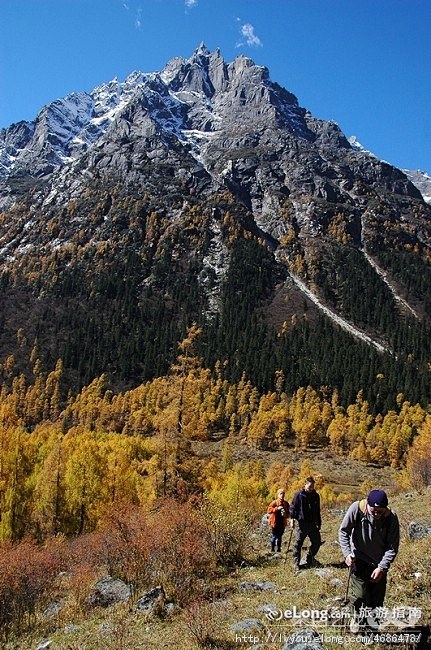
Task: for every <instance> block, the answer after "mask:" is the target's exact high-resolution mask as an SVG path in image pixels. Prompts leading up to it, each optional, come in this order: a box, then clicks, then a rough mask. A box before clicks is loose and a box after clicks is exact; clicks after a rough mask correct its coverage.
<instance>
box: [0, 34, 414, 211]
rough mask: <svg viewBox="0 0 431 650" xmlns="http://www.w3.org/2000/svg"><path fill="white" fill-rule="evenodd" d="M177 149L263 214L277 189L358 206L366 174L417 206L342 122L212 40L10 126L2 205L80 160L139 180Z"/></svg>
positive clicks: (2, 161) (192, 169)
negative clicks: (226, 55)
mask: <svg viewBox="0 0 431 650" xmlns="http://www.w3.org/2000/svg"><path fill="white" fill-rule="evenodd" d="M174 151H176V152H177V156H178V157H179V158H182V159H183V163H182V164H181V166H180V170H179V171H178V174H180V175H182V176H185V177H187V178H188V182H190V183H193V177H194V176H196V174H197V175H198V176H201V177H202V176H206V178H207V180H208V181H210V184H211V186H212V187H214V186H220V185H224V186H227V187H229V188H230V189H234V190H235V189H236V190H238V188H239V186H240V185H241V188H240V190H239V191H240V193H241V196H242V199H243V200H245V201H247V202H248V204H249V206H250V207H252V206H253V207H256V208H257V209H258V210H259V209H260V208H261V206H262V202H263V201H264V199H265V198H266V197H267V195H268V194H270V195H273V194H274V192H280V193H281V194H282V195H285V196H288V195H291V194H292V195H304V194H307V195H308V194H311V195H315V196H316V197H317V198H324V199H329V200H331V201H334V200H348V201H349V200H350V198H349V197H350V194H352V193H353V194H354V193H355V191H356V190H355V186H356V184H357V182H358V181H359V179H360V177H361V176H365V179H366V180H367V181H368V182H373V183H378V182H379V180H380V179H382V182H383V184H384V185H385V186H386V187H387V188H388V190H389V191H393V192H396V193H398V194H408V195H411V196H414V197H416V198H419V194H418V192H417V190H415V188H414V187H413V185H412V184H411V183H409V181H408V180H407V179H406V176H405V175H404V174H403V173H401V172H399V171H398V170H395V169H394V168H392V167H390V165H381V164H378V163H377V161H370V159H369V156H366V155H365V154H363V153H362V152H357V151H353V148H352V147H351V146H350V143H349V142H348V141H347V140H346V138H345V136H344V135H343V134H342V133H341V131H340V130H339V128H338V126H337V125H336V124H334V123H332V122H324V121H321V120H316V119H314V118H313V117H312V116H311V115H310V114H309V113H308V112H307V111H306V110H305V109H303V108H301V107H300V106H299V105H298V101H297V99H296V97H295V96H294V95H293V94H291V93H290V92H288V91H286V90H285V89H283V88H281V87H280V86H279V85H278V84H276V83H274V82H272V81H271V80H270V78H269V73H268V70H267V69H266V68H265V67H262V66H257V65H255V64H254V63H253V62H252V61H251V59H249V58H247V57H245V56H243V55H239V56H238V57H237V58H236V59H235V60H234V61H232V62H231V63H226V61H225V60H224V59H223V57H222V55H221V53H220V51H219V50H218V49H217V50H215V51H214V52H212V53H211V52H210V51H209V50H208V49H207V48H206V46H205V45H204V44H203V43H202V44H201V45H200V46H199V47H198V48H197V49H196V51H195V52H194V53H193V54H192V56H191V57H190V58H189V59H183V58H178V57H177V58H173V59H172V60H171V61H169V62H168V63H167V65H166V67H165V68H164V69H163V70H162V71H161V72H155V73H142V72H133V73H132V74H130V75H129V76H128V77H127V78H126V80H125V81H124V82H123V83H120V82H119V81H118V79H116V78H115V79H113V80H112V81H110V82H108V83H106V84H102V85H100V86H98V87H97V88H95V89H94V90H93V91H91V92H90V93H84V92H76V93H72V94H70V95H68V96H67V97H65V98H63V99H59V100H57V101H54V102H53V103H51V104H49V105H48V106H45V107H44V108H43V109H42V110H41V111H40V113H39V114H38V116H37V117H36V119H35V120H34V121H33V122H20V123H18V124H14V125H12V126H10V127H9V128H8V129H3V130H2V131H1V132H0V179H3V182H2V187H1V189H0V191H1V203H2V205H3V207H7V206H10V205H11V204H12V203H13V202H14V200H15V199H16V198H17V197H19V196H21V195H22V194H23V192H24V191H25V190H27V189H28V188H29V187H31V186H33V185H34V184H35V183H36V182H37V181H38V180H39V179H44V180H47V179H49V177H50V175H52V174H56V173H57V176H55V181H54V182H53V183H52V185H56V186H58V183H59V179H60V178H61V179H64V174H61V175H60V176H58V171H59V170H60V169H62V168H64V167H65V166H68V169H69V170H70V171H71V173H76V168H77V165H76V163H77V161H81V163H80V165H79V167H80V168H81V169H82V168H83V167H84V168H85V169H86V171H89V172H90V173H93V172H94V171H96V170H98V169H99V170H101V169H103V170H106V169H107V168H110V169H111V171H112V172H113V173H117V174H118V175H119V176H121V177H122V178H123V179H124V178H126V179H127V180H134V179H135V178H136V177H138V176H139V173H137V169H136V168H137V167H139V165H140V164H142V163H145V162H147V161H148V160H149V161H152V162H156V163H157V162H160V161H162V160H165V161H166V160H169V158H170V155H169V154H168V152H169V153H170V154H171V156H172V152H174ZM74 163H75V164H74ZM346 163H347V164H346ZM340 167H342V169H340ZM199 172H201V173H199ZM75 184H76V183H75ZM51 198H52V197H51ZM61 200H63V199H61Z"/></svg>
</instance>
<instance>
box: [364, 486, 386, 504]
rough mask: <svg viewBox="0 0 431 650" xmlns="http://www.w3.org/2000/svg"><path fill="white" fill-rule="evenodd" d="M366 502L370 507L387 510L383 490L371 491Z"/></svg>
mask: <svg viewBox="0 0 431 650" xmlns="http://www.w3.org/2000/svg"><path fill="white" fill-rule="evenodd" d="M367 501H368V504H369V505H370V506H371V507H373V506H374V507H376V508H387V506H388V497H387V495H386V492H385V491H384V490H371V492H370V494H369V495H368V498H367Z"/></svg>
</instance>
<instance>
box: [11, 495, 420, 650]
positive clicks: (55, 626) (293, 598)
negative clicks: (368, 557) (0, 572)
mask: <svg viewBox="0 0 431 650" xmlns="http://www.w3.org/2000/svg"><path fill="white" fill-rule="evenodd" d="M391 505H392V506H393V508H394V509H395V510H396V511H397V512H398V513H399V516H400V521H401V526H402V543H401V548H400V553H399V555H398V558H397V561H396V563H395V565H394V567H393V568H392V569H391V571H390V573H389V580H388V591H387V598H386V603H385V604H386V606H387V607H388V608H393V607H399V606H401V605H404V606H406V607H413V606H414V607H418V608H421V609H422V612H423V614H422V618H421V621H420V623H421V624H430V622H431V611H430V596H431V574H430V570H429V569H430V557H431V538H428V539H422V540H418V541H415V542H411V541H409V540H407V538H406V535H405V530H406V526H407V524H408V522H409V521H412V520H416V521H428V522H430V520H431V516H429V515H428V513H429V494H424V495H417V494H415V495H414V496H413V497H412V498H409V497H406V496H405V495H399V496H398V497H394V498H393V499H392V501H391ZM340 520H341V513H340V512H338V511H329V512H327V513H325V515H324V524H323V528H322V536H323V538H324V539H325V544H324V545H323V546H322V548H321V551H320V552H319V558H318V559H319V560H320V562H321V563H322V564H323V565H324V567H323V568H324V569H325V572H324V574H322V572H321V571H320V570H316V569H311V570H304V571H301V572H300V573H299V574H298V575H295V574H294V573H293V571H292V566H291V553H286V546H287V542H288V535H287V537H286V538H285V542H284V550H283V553H282V554H281V555H275V556H274V555H271V554H269V553H268V548H269V530H266V529H264V530H260V529H256V530H255V531H254V533H253V544H252V547H251V550H250V556H249V557H248V558H247V562H245V563H244V564H243V566H241V567H237V568H236V569H235V570H232V571H230V572H226V573H224V574H222V575H220V576H219V577H218V578H217V579H215V580H214V581H213V582H212V583H211V585H208V593H210V594H211V597H206V598H202V599H200V600H198V601H195V602H193V603H191V604H190V605H189V606H188V607H187V608H185V609H182V610H181V609H177V610H174V611H173V613H172V614H170V615H168V614H167V615H166V616H165V617H164V618H152V619H148V620H147V619H145V617H143V616H142V614H138V613H136V612H134V610H133V608H132V606H131V604H128V605H121V606H117V607H111V608H109V609H107V610H101V609H99V610H94V611H93V612H92V614H91V615H90V616H89V615H88V614H87V615H85V614H84V613H83V612H79V611H78V610H75V611H74V614H73V615H72V614H71V612H70V611H69V613H67V611H66V610H65V611H64V613H63V614H59V615H58V616H57V618H56V619H55V620H51V622H48V620H47V619H46V618H43V617H41V616H39V618H38V619H37V620H36V621H35V626H34V630H33V633H32V634H30V635H27V636H26V637H25V638H22V639H21V640H14V641H12V640H11V641H10V642H8V643H7V644H5V645H4V647H3V649H2V650H30V649H33V648H34V649H35V648H37V646H38V644H39V643H41V641H43V640H44V639H46V640H51V641H52V643H51V645H50V646H49V648H50V650H78V649H79V650H162V649H163V650H169V649H170V648H172V649H175V650H199V649H208V650H211V649H213V650H217V649H219V650H229V649H233V648H237V649H238V648H240V649H241V650H244V649H245V648H253V647H255V646H256V643H254V637H256V638H259V640H260V642H261V646H260V647H261V648H268V649H269V650H270V649H273V650H279V649H280V648H281V647H282V646H283V638H284V635H289V634H291V633H292V631H293V630H294V629H298V628H297V627H296V628H295V626H292V621H288V620H285V619H284V618H283V619H282V620H280V621H279V620H270V619H268V617H267V615H266V613H265V609H264V608H265V606H266V607H267V608H268V606H270V607H271V608H272V609H273V611H275V612H284V611H285V610H293V608H294V607H296V610H297V612H302V611H304V610H310V609H313V610H316V611H326V610H330V609H331V608H332V607H335V608H340V601H341V599H343V598H344V595H345V589H346V580H347V569H346V568H344V567H342V566H341V565H340V563H341V561H342V558H341V553H340V550H339V547H338V546H337V544H336V543H335V540H336V538H337V531H338V526H339V523H340ZM415 574H416V575H415ZM419 574H420V575H419ZM244 582H249V583H256V582H272V583H274V585H275V587H274V589H272V590H269V591H253V590H242V589H241V584H242V583H244ZM278 616H279V615H277V616H276V618H278ZM247 619H256V620H257V623H256V626H255V627H254V628H250V629H248V630H246V631H241V630H239V631H237V632H235V631H234V630H233V629H232V628H231V625H233V624H236V623H239V622H241V621H245V620H247ZM299 623H300V625H299V627H300V628H301V627H304V621H303V620H302V621H299ZM314 627H315V629H317V630H318V631H319V633H321V634H323V635H324V636H325V640H324V646H325V648H328V649H329V648H338V649H339V648H340V647H343V645H346V646H348V647H349V648H350V649H351V650H357V649H359V648H362V647H364V646H363V645H361V644H360V643H358V642H349V641H346V639H348V638H349V636H350V632H349V630H348V629H346V628H345V627H343V626H339V625H338V626H332V627H331V626H330V625H329V623H328V624H324V623H320V624H319V623H318V622H317V621H315V624H314ZM243 635H245V636H243ZM280 635H281V636H280ZM339 637H342V639H343V643H341V644H340V642H339ZM328 639H332V640H328ZM373 647H380V646H379V645H374V646H373ZM382 647H383V646H382ZM384 647H388V646H384ZM397 647H399V648H402V647H403V646H400V645H398V646H397Z"/></svg>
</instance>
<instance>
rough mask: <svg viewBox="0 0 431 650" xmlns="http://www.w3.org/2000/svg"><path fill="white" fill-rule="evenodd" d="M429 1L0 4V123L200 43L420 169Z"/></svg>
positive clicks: (428, 96)
mask: <svg viewBox="0 0 431 650" xmlns="http://www.w3.org/2000/svg"><path fill="white" fill-rule="evenodd" d="M430 27H431V0H0V42H1V52H0V128H2V127H6V126H9V125H10V124H11V123H12V122H17V121H19V120H22V119H26V120H31V119H34V117H35V116H36V114H37V112H38V111H39V110H40V109H41V108H42V106H43V105H44V104H46V103H48V102H50V101H53V100H54V99H57V98H59V97H63V96H64V95H66V94H68V93H70V92H73V91H89V90H91V89H92V88H94V87H95V86H97V85H99V84H100V83H103V82H105V81H109V80H110V79H112V78H113V77H115V76H117V77H118V78H119V80H120V81H123V80H124V79H125V77H126V76H127V75H128V74H129V73H131V72H132V71H134V70H140V71H142V72H152V71H155V70H161V69H162V68H163V67H164V65H165V64H166V62H167V61H168V60H169V59H171V58H172V57H174V56H182V57H185V58H187V57H189V56H191V54H192V53H193V51H194V50H195V49H196V48H197V47H198V45H199V43H200V42H201V41H203V42H204V43H205V44H206V45H207V47H208V48H209V49H210V50H211V51H213V50H214V49H215V48H217V47H219V48H220V50H221V52H222V55H223V56H224V58H225V59H226V61H231V60H233V59H234V58H235V56H237V55H238V54H240V53H242V54H245V55H246V56H249V57H250V58H252V59H253V60H254V61H255V63H257V64H260V65H266V66H267V67H268V68H269V72H270V76H271V79H272V80H273V81H276V82H278V83H279V84H280V85H282V86H284V87H285V88H287V89H288V90H289V91H290V92H292V93H293V94H295V95H296V96H297V98H298V101H299V104H300V105H301V106H303V107H305V108H307V109H308V110H309V111H310V112H311V113H312V114H313V115H314V116H315V117H319V118H322V119H328V120H334V121H335V122H337V123H338V124H339V126H340V128H341V129H342V131H343V132H344V133H345V134H346V136H350V135H356V137H357V138H358V140H359V141H360V142H361V143H362V144H363V145H364V146H365V147H366V148H367V149H369V150H371V151H373V152H374V153H375V154H376V155H377V156H379V157H380V158H382V159H384V160H387V161H388V162H391V163H392V164H394V165H396V166H398V167H400V168H406V169H422V170H423V171H427V172H428V173H430V172H431V125H430V106H431V83H430V82H431V75H430V64H431V29H430Z"/></svg>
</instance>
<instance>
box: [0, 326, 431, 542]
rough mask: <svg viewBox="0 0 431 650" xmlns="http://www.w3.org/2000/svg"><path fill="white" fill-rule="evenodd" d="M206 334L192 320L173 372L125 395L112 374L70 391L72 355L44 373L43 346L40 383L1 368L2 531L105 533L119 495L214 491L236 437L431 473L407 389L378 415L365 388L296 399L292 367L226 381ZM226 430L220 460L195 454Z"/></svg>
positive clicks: (419, 414)
mask: <svg viewBox="0 0 431 650" xmlns="http://www.w3.org/2000/svg"><path fill="white" fill-rule="evenodd" d="M201 334H202V332H201V329H200V328H199V327H198V326H197V325H193V326H192V327H191V328H189V330H188V332H187V335H186V337H185V338H184V339H183V340H182V342H181V343H180V344H179V347H178V354H177V358H176V360H175V362H174V363H173V364H172V365H171V367H170V369H169V372H168V373H167V374H166V375H164V376H161V377H157V378H155V379H152V380H149V381H146V382H144V383H142V384H141V385H139V386H137V387H136V388H133V389H131V390H128V391H124V392H114V391H113V390H112V388H110V386H109V384H108V382H107V379H106V377H105V376H103V375H102V376H100V377H98V378H96V379H94V380H93V381H92V382H91V383H90V384H89V385H88V386H86V387H84V388H83V389H82V390H81V391H80V392H79V393H78V394H77V395H75V396H73V395H72V394H71V393H70V392H69V393H68V394H64V390H63V386H62V372H63V366H62V362H61V361H58V362H57V364H56V366H55V368H54V370H52V371H51V372H49V373H45V372H43V371H42V370H41V364H40V360H39V359H38V357H37V350H36V349H33V351H32V352H33V354H32V363H33V380H32V381H30V382H29V381H28V380H26V378H25V377H24V375H22V374H17V372H16V368H15V366H14V361H13V358H8V359H7V360H6V361H5V362H4V363H3V364H1V367H0V371H1V375H2V379H3V382H2V386H1V391H0V516H1V519H0V537H1V538H2V539H13V540H14V539H19V538H21V537H22V536H23V535H24V534H29V533H30V532H31V534H32V535H33V536H34V537H35V538H36V539H44V538H45V537H47V536H50V535H56V534H59V533H63V534H65V535H67V536H69V535H77V534H81V533H83V532H86V531H91V530H94V529H96V528H97V527H98V525H100V523H101V522H102V521H103V518H104V516H105V514H106V512H107V509H109V507H110V506H111V505H112V503H116V502H128V503H131V504H141V505H142V504H147V505H148V504H151V503H152V502H154V501H155V500H157V499H158V498H160V497H161V496H172V497H176V498H180V497H187V498H188V497H190V496H191V495H193V494H203V493H205V492H206V491H208V490H210V491H211V489H212V487H211V486H214V485H216V484H220V481H222V482H223V481H224V480H226V476H228V473H229V472H234V464H233V462H232V450H233V449H234V448H235V446H237V445H238V444H247V445H250V446H252V447H255V448H260V449H270V450H271V449H274V450H275V449H315V448H319V447H320V448H327V449H329V450H331V451H333V452H334V453H335V454H341V455H348V456H350V457H352V458H356V459H358V460H362V461H365V462H371V463H373V464H376V465H380V466H384V465H390V466H392V467H394V468H398V469H400V471H401V472H403V471H405V470H406V468H408V472H409V474H410V475H411V476H412V477H414V478H415V480H417V481H418V484H426V482H427V481H429V480H430V478H431V476H430V471H431V468H430V462H429V456H428V449H429V446H428V445H429V442H430V441H431V440H430V438H431V414H430V412H429V407H428V408H427V409H424V408H423V407H422V406H421V405H419V404H412V403H410V402H409V401H407V400H406V399H405V398H404V396H403V395H402V394H398V395H397V396H396V402H397V408H396V409H393V410H389V411H387V412H386V413H379V414H377V415H374V414H373V413H372V411H371V409H370V406H369V403H368V402H367V400H366V399H365V397H364V395H363V393H362V392H359V393H358V395H357V397H356V399H355V401H354V402H353V403H352V404H350V405H348V406H347V407H344V406H343V405H342V404H341V403H340V401H339V398H338V394H337V392H336V391H335V392H332V393H331V392H328V391H327V390H326V389H321V390H316V389H314V388H312V387H311V386H307V387H302V388H299V389H297V390H296V391H294V392H293V393H292V394H291V395H288V394H287V393H286V392H285V390H284V383H285V381H284V379H285V378H284V375H283V372H282V371H279V372H278V373H277V375H276V377H275V378H274V379H275V390H272V391H266V392H262V391H259V389H258V388H257V387H256V386H254V385H253V383H252V382H251V381H250V380H249V379H247V378H246V376H245V375H243V376H242V377H241V378H240V379H239V381H237V382H231V381H230V380H228V379H227V378H226V377H225V376H224V371H225V369H226V365H224V364H222V363H220V362H219V363H218V364H216V369H215V372H214V373H213V372H211V370H210V369H208V368H206V367H205V366H204V364H203V360H202V357H200V356H199V354H198V346H197V342H198V340H199V337H200V336H201ZM220 438H222V439H224V441H225V443H224V451H223V457H222V459H221V460H220V461H219V462H216V461H215V460H214V459H206V458H203V457H198V456H197V455H196V454H194V453H193V441H195V440H201V441H211V440H214V439H220ZM284 470H286V468H278V471H277V476H278V477H280V472H281V471H284ZM248 472H249V474H250V480H251V482H252V483H253V485H254V487H253V490H252V492H253V494H254V497H256V496H258V497H259V499H263V498H264V497H265V496H266V495H267V494H269V492H270V491H271V489H272V487H273V485H272V484H271V481H269V482H268V481H267V476H266V472H265V471H264V469H263V467H262V466H260V465H259V464H255V465H254V466H253V467H252V468H251V469H250V467H249V469H248ZM234 473H235V472H234ZM288 473H289V472H288ZM242 474H243V475H244V476H245V475H246V472H245V471H244V468H243V469H242ZM418 477H419V478H418ZM287 478H288V477H287ZM290 478H291V476H290ZM330 498H334V495H331V494H330V493H329V492H328V499H330Z"/></svg>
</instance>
